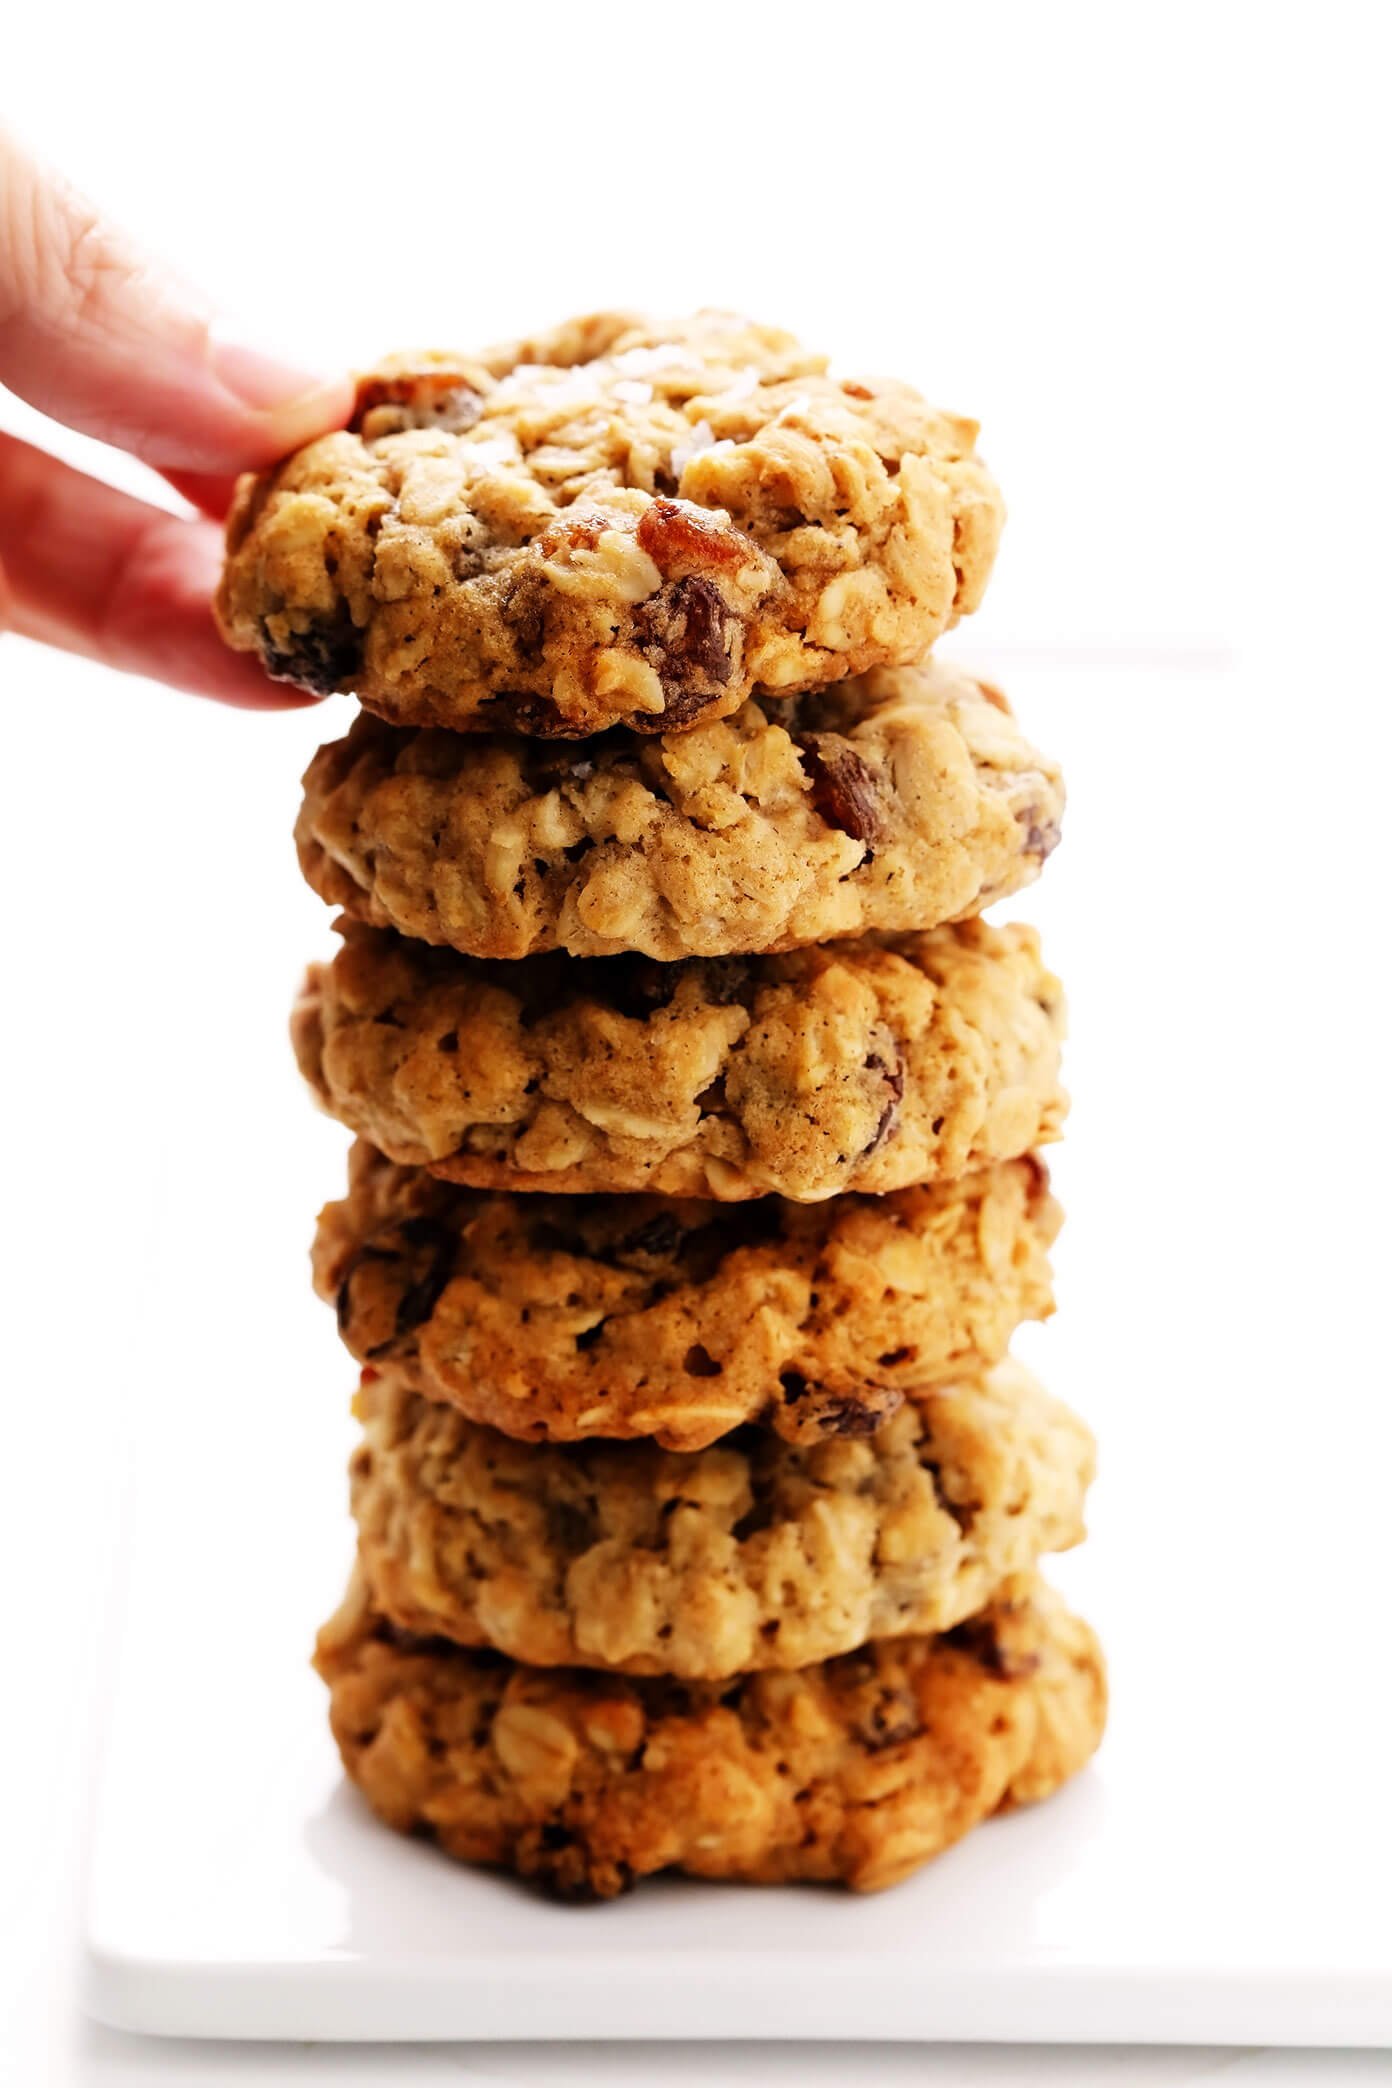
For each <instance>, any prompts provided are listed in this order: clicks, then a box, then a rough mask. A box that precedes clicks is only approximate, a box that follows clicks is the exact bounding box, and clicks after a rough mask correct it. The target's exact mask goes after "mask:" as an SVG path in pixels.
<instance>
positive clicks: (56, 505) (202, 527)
mask: <svg viewBox="0 0 1392 2088" xmlns="http://www.w3.org/2000/svg"><path fill="white" fill-rule="evenodd" d="M0 385H4V386H7V387H8V388H9V389H10V390H11V391H13V392H15V393H17V394H18V396H19V397H20V398H22V399H26V400H28V402H29V404H30V405H31V406H36V407H38V408H39V410H40V411H41V412H43V413H46V414H49V415H50V416H51V417H52V418H53V419H54V420H58V421H63V422H65V423H66V424H67V426H68V427H70V428H76V429H78V430H80V431H81V432H82V433H83V434H85V435H95V436H96V437H97V438H98V439H99V440H100V441H102V442H109V443H111V444H113V445H114V446H115V447H116V448H118V449H123V450H128V451H129V452H130V454H131V455H132V456H136V457H139V458H141V459H142V460H143V461H144V462H145V463H146V464H151V465H153V466H154V468H155V469H156V470H157V471H159V472H161V473H162V474H163V475H164V477H165V478H166V479H167V480H168V481H169V482H170V484H171V485H172V486H174V487H175V488H176V489H177V491H178V492H180V493H181V494H182V495H183V496H184V498H185V499H186V500H187V501H189V502H190V504H191V505H192V506H193V507H194V508H195V509H197V510H198V511H199V512H198V514H196V515H191V516H187V517H184V516H178V515H173V514H170V513H168V512H166V511H165V510H164V509H162V508H158V507H152V506H148V505H147V504H146V503H145V502H143V501H140V500H135V499H132V498H131V497H130V496H129V495H128V494H125V493H118V492H115V491H114V490H113V489H112V488H111V487H109V486H105V485H103V484H101V483H100V482H99V481H98V480H96V479H91V478H87V477H85V476H84V475H83V474H82V473H81V472H78V471H74V470H72V469H71V468H70V467H69V466H68V465H66V464H61V463H59V462H58V460H57V459H56V458H54V457H50V456H47V455H46V454H45V453H44V452H43V451H42V450H38V449H35V448H33V447H32V446H31V445H30V444H29V443H27V442H21V441H19V440H18V439H17V438H16V437H14V436H11V435H6V434H4V433H0V630H4V629H5V628H7V627H8V628H9V629H11V630H14V631H18V632H20V633H22V634H23V635H24V636H26V637H29V638H37V639H41V640H42V641H43V642H44V643H46V644H49V645H57V646H62V647H63V648H64V649H65V650H67V651H69V652H76V653H85V654H86V655H87V656H88V657H89V658H92V659H98V660H103V661H105V662H106V664H107V665H108V666H111V667H118V668H121V669H122V670H123V671H124V672H126V673H129V674H143V675H149V676H151V677H152V678H153V679H154V680H156V681H162V682H169V683H171V684H172V685H173V686H174V687H175V688H180V689H187V690H191V691H192V692H193V693H194V694H195V695H199V696H213V697H216V698H218V699H219V700H220V701H221V702H224V703H235V704H242V705H247V706H251V707H254V708H260V709H271V708H279V709H283V708H285V707H286V706H287V705H291V704H298V703H303V702H306V701H309V700H311V699H309V698H307V697H305V696H304V694H303V693H302V692H300V691H296V690H293V689H286V688H285V687H283V686H282V685H280V684H278V683H274V682H271V681H269V680H268V679H267V678H266V676H265V675H264V674H263V673H262V672H261V670H260V668H259V667H257V666H256V665H255V664H254V663H253V661H252V660H250V659H249V658H248V657H247V656H246V655H245V654H240V653H232V652H229V651H228V650H227V649H226V648H225V647H224V645H223V644H222V642H221V640H220V639H219V638H218V635H217V632H216V630H215V629H214V626H213V617H212V609H211V606H210V604H211V597H212V591H213V587H214V585H215V583H216V580H217V573H218V567H219V564H220V561H221V555H222V532H221V530H220V529H219V528H218V527H217V526H216V522H217V519H218V518H220V517H221V516H222V515H223V514H224V513H225V511H226V509H227V506H228V503H229V501H230V499H231V494H232V485H233V481H234V479H235V477H236V474H237V473H238V472H239V471H245V470H250V469H253V468H258V467H260V466H262V465H266V464H270V463H273V462H274V461H275V460H276V458H278V457H281V456H283V455H284V454H285V453H286V452H287V451H288V450H292V449H295V448H298V447H299V445H300V444H301V443H304V442H308V441H310V440H311V439H312V438H313V437H314V436H316V435H321V434H323V433H325V431H326V430H328V429H330V428H335V427H340V426H341V425H342V424H343V422H344V421H345V420H346V419H347V418H348V415H349V413H350V411H351V409H352V401H353V386H352V383H351V380H350V379H349V378H348V376H347V375H346V374H344V375H342V376H336V377H332V378H329V379H327V380H326V379H323V378H319V377H312V376H308V375H306V374H305V373H304V372H302V371H299V370H294V369H289V368H287V367H285V366H284V365H283V364H281V363H279V362H277V361H274V360H272V359H270V358H268V357H266V356H263V355H261V354H259V353H257V352H256V351H255V350H253V349H250V348H244V347H242V346H241V345H240V344H239V343H237V342H236V341H234V340H232V339H228V338H225V337H223V336H222V335H221V334H220V333H219V332H218V331H217V327H216V323H215V321H214V319H213V316H212V314H211V313H210V311H209V310H208V309H206V308H205V307H204V306H203V305H202V303H201V302H200V300H199V298H198V297H197V295H196V293H194V292H192V291H190V290H189V289H187V288H186V287H185V286H184V285H183V284H181V283H178V282H176V281H175V280H173V279H172V278H171V277H170V276H168V275H167V274H166V273H165V272H164V271H162V270H161V269H160V268H159V267H157V266H156V264H154V263H153V262H151V261H150V260H149V259H148V258H147V257H146V256H145V255H144V254H142V253H140V252H139V250H138V249H137V248H135V247H134V246H132V245H131V244H130V243H129V241H128V240H127V239H126V238H125V237H124V235H123V234H121V233H120V232H118V231H117V230H115V229H114V228H113V227H111V226H110V225H107V224H106V223H105V222H104V221H103V220H102V218H101V217H100V215H99V214H98V212H97V211H96V210H95V209H94V208H93V207H92V206H91V205H90V204H89V203H87V202H85V201H84V200H83V198H82V197H81V196H79V195H76V194H75V193H74V192H73V191H72V190H71V189H70V188H69V187H68V186H67V184H66V183H65V182H63V181H61V180H60V179H58V178H57V177H56V176H54V175H53V174H51V173H50V172H49V171H48V170H47V169H45V168H42V167H39V166H37V165H36V164H35V162H34V161H33V160H32V159H31V158H30V157H29V156H28V155H26V154H25V153H24V151H23V150H22V149H21V148H20V146H19V145H18V144H17V143H16V142H15V140H14V139H13V138H10V137H8V136H7V135H6V134H5V133H4V132H3V131H0Z"/></svg>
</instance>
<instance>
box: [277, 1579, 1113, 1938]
mask: <svg viewBox="0 0 1392 2088" xmlns="http://www.w3.org/2000/svg"><path fill="white" fill-rule="evenodd" d="M315 1665H316V1667H317V1668H318V1670H319V1673H320V1674H321V1675H322V1677H323V1678H324V1680H325V1682H326V1683H327V1684H328V1686H329V1692H330V1720H331V1723H332V1726H333V1733H334V1738H335V1740H336V1741H337V1742H338V1747H339V1751H340V1753H341V1754H342V1757H343V1761H344V1766H345V1768H346V1769H347V1771H348V1774H349V1776H350V1777H351V1778H352V1779H353V1781H354V1782H355V1783H356V1784H357V1785H358V1786H359V1787H360V1789H361V1790H362V1792H363V1794H364V1795H365V1797H366V1798H367V1801H368V1803H369V1804H370V1805H371V1807H372V1809H373V1811H374V1812H376V1813H377V1814H378V1815H379V1817H380V1818H381V1819H383V1820H384V1821H385V1822H386V1823H387V1824H388V1826H391V1827H395V1828H398V1829H399V1830H401V1831H402V1832H416V1833H425V1834H428V1835H430V1836H432V1837H433V1838H434V1839H435V1840H436V1841H438V1842H439V1843H440V1845H441V1846H442V1847H443V1848H444V1849H446V1850H447V1851H448V1852H449V1854H450V1855H452V1856H456V1857H459V1858H460V1859H462V1860H463V1861H465V1862H469V1863H484V1864H499V1865H504V1866H507V1867H509V1868H511V1869H513V1870H515V1871H517V1872H519V1873H520V1874H521V1875H522V1876H524V1877H531V1878H537V1879H540V1880H541V1881H543V1882H544V1883H545V1884H546V1885H548V1886H549V1887H550V1888H551V1889H552V1890H553V1891H555V1892H557V1893H559V1894H560V1895H561V1896H562V1897H565V1898H569V1899H609V1898H612V1897H613V1896H614V1895H615V1894H617V1893H619V1892H622V1891H624V1890H625V1889H626V1888H627V1887H628V1886H630V1885H632V1884H633V1883H634V1882H635V1881H636V1880H637V1879H638V1878H640V1877H645V1876H647V1875H649V1874H650V1873H652V1872H654V1871H661V1870H669V1869H674V1870H681V1871H686V1872H688V1873H690V1874H691V1875H692V1876H695V1877H702V1878H731V1879H742V1880H745V1881H746V1882H749V1883H756V1884H775V1883H784V1882H789V1881H792V1880H798V1879H806V1880H819V1881H840V1882H842V1883H844V1884H847V1885H849V1886H851V1887H853V1888H854V1889H855V1890H856V1891H861V1892H871V1891H875V1890H878V1889H879V1888H880V1887H882V1886H886V1885H893V1884H896V1883H898V1881H899V1880H900V1879H902V1878H905V1877H907V1876H908V1874H909V1873H910V1872H911V1871H913V1870H915V1869H917V1868H918V1866H919V1865H920V1864H923V1863H926V1862H927V1861H928V1859H929V1858H930V1857H932V1856H936V1855H937V1854H938V1852H939V1851H940V1850H942V1849H945V1848H947V1847H948V1846H949V1844H950V1843H952V1842H954V1841H957V1840H958V1839H960V1837H961V1836H962V1835H964V1834H965V1833H967V1831H968V1830H969V1829H970V1828H972V1827H974V1826H975V1825H976V1824H977V1822H978V1821H980V1820H983V1819H986V1818H987V1817H988V1816H989V1815H990V1814H992V1813H995V1812H999V1811H1002V1810H1005V1809H1006V1808H1008V1807H1011V1806H1015V1805H1020V1804H1025V1803H1027V1802H1029V1801H1031V1800H1034V1799H1037V1798H1043V1797H1047V1795H1048V1794H1049V1793H1050V1792H1051V1791H1054V1790H1056V1789H1057V1788H1058V1787H1059V1785H1060V1784H1062V1783H1064V1782H1065V1781H1066V1780H1067V1778H1068V1777H1070V1776H1071V1775H1073V1774H1074V1772H1075V1771H1076V1770H1078V1769H1079V1768H1081V1767H1082V1765H1083V1763H1084V1762H1085V1761H1086V1760H1087V1759H1088V1757H1089V1756H1090V1755H1091V1754H1092V1752H1093V1750H1094V1748H1095V1747H1096V1746H1097V1743H1098V1741H1099V1740H1100V1738H1101V1735H1102V1727H1103V1724H1104V1721H1105V1717H1106V1681H1105V1674H1104V1669H1103V1663H1102V1656H1101V1652H1100V1649H1099V1647H1098V1645H1097V1641H1096V1639H1095V1638H1094V1636H1093V1634H1092V1632H1091V1631H1090V1630H1089V1628H1088V1627H1087V1625H1085V1624H1083V1623H1082V1622H1080V1620H1079V1619H1078V1618H1076V1617H1073V1616H1071V1615H1070V1614H1069V1612H1068V1611H1067V1610H1066V1609H1065V1608H1064V1607H1063V1605H1062V1604H1061V1603H1060V1602H1059V1601H1058V1599H1057V1597H1056V1596H1054V1595H1053V1594H1051V1593H1050V1591H1049V1590H1048V1589H1047V1588H1045V1587H1044V1586H1043V1585H1042V1584H1041V1583H1040V1582H1039V1581H1038V1580H1036V1579H1034V1578H1033V1577H1032V1576H1025V1577H1022V1578H1020V1579H1018V1580H1016V1581H1014V1582H1011V1583H1008V1584H1007V1588H1006V1590H1005V1591H1004V1593H1003V1594H1002V1595H1001V1597H1000V1598H999V1599H998V1600H997V1601H995V1602H994V1603H993V1604H992V1605H991V1607H990V1608H989V1609H986V1610H983V1611H982V1612H981V1614H980V1615H979V1616H977V1617H974V1618H972V1619H971V1620H970V1622H968V1623H966V1624H962V1625H959V1626H958V1627H957V1628H956V1629H955V1630H953V1631H949V1632H946V1633H943V1634H942V1635H940V1636H938V1637H919V1638H906V1639H898V1640H893V1641H886V1642H882V1643H880V1644H878V1645H873V1646H868V1647H866V1648H864V1649H863V1650H862V1651H860V1652H857V1653H848V1654H844V1655H842V1656H841V1657H840V1658H839V1659H836V1660H830V1661H825V1662H822V1663H819V1664H818V1665H816V1666H814V1667H807V1668H800V1669H796V1670H793V1671H791V1672H787V1673H764V1674H758V1675H746V1676H742V1677H740V1678H738V1679H737V1680H735V1681H734V1682H733V1683H728V1684H719V1683H711V1684H700V1683H695V1684H693V1683H675V1682H669V1681H665V1680H658V1679H642V1680H635V1679H630V1678H627V1677H621V1676H613V1675H602V1674H597V1673H592V1672H589V1671H581V1670H576V1669H544V1668H531V1667H523V1666H521V1665H519V1664H518V1663H517V1662H515V1661H511V1660H508V1659H506V1658H505V1657H504V1656H502V1655H501V1654H493V1653H479V1652H474V1651H468V1650H465V1649H463V1648H460V1647H457V1646H454V1645H452V1644H451V1643H450V1642H449V1641H448V1640H445V1639H426V1638H415V1637H412V1636H410V1635H409V1634H405V1633H402V1632H400V1631H397V1630H395V1629H394V1628H393V1627H392V1626H391V1625H389V1624H387V1623H385V1622H384V1621H383V1620H382V1619H381V1618H380V1617H378V1616H376V1615H375V1614H374V1613H373V1611H372V1609H371V1607H370V1605H369V1602H368V1598H367V1595H366V1592H365V1589H364V1586H363V1583H362V1581H361V1579H360V1578H359V1577H358V1576H356V1575H355V1576H354V1580H353V1582H352V1584H351V1585H350V1588H349V1591H348V1594H347V1596H346V1598H345V1600H344V1602H343V1604H342V1607H341V1608H340V1609H339V1611H338V1613H337V1615H336V1616H334V1617H333V1618H332V1619H331V1620H330V1622H329V1623H328V1624H326V1625H325V1626H324V1629H323V1630H322V1631H321V1632H320V1634H319V1643H318V1648H317V1651H316V1655H315Z"/></svg>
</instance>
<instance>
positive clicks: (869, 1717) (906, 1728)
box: [852, 1687, 923, 1754]
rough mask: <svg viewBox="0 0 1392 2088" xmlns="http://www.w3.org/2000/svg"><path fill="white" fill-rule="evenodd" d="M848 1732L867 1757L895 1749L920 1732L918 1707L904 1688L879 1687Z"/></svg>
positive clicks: (920, 1723) (920, 1722) (921, 1724)
mask: <svg viewBox="0 0 1392 2088" xmlns="http://www.w3.org/2000/svg"><path fill="white" fill-rule="evenodd" d="M852 1731H853V1732H854V1733H855V1736H856V1738H857V1739H858V1740H859V1741H860V1743H861V1745H862V1746H863V1747H866V1748H868V1749H869V1751H870V1752H871V1754H878V1753H879V1751H880V1749H881V1748H885V1747H899V1746H901V1745H902V1744H903V1742H904V1741H905V1740H913V1739H915V1738H916V1737H917V1736H918V1734H919V1733H921V1732H922V1731H923V1721H922V1719H921V1718H920V1717H919V1715H918V1704H917V1702H916V1701H915V1699H914V1697H913V1696H912V1694H911V1693H910V1691H908V1690H907V1689H893V1688H888V1687H881V1688H880V1690H879V1691H878V1693H877V1694H876V1696H875V1698H874V1700H873V1701H872V1702H871V1703H870V1704H869V1705H868V1706H867V1708H866V1709H865V1710H864V1711H863V1712H861V1713H860V1715H859V1716H858V1717H857V1718H856V1719H855V1721H854V1723H853V1726H852Z"/></svg>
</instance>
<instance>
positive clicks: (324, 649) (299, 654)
mask: <svg viewBox="0 0 1392 2088" xmlns="http://www.w3.org/2000/svg"><path fill="white" fill-rule="evenodd" d="M261 664H262V666H263V667H264V668H265V670H266V672H267V674H269V676H270V677H271V680H272V681H287V682H294V683H295V685H296V686H297V687H298V688H301V689H309V690H312V691H313V693H314V694H315V695H316V696H332V695H333V694H334V693H335V691H336V690H337V689H339V688H341V687H342V685H343V683H344V682H347V681H352V679H353V678H354V676H355V675H356V674H357V672H358V669H359V668H360V667H361V665H362V634H361V632H360V631H359V630H358V628H357V626H356V625H355V623H354V622H353V619H352V617H351V616H350V615H349V613H348V605H347V603H346V602H345V603H340V604H339V608H338V612H337V614H336V615H335V616H334V617H333V618H331V619H329V620H328V621H325V622H321V623H314V624H311V625H310V627H309V629H308V630H307V631H296V632H294V633H293V634H292V635H291V637H289V638H288V639H287V640H286V641H285V642H284V643H283V644H279V645H278V644H276V643H275V641H274V640H273V639H272V638H271V637H270V636H269V634H267V633H265V632H264V631H263V634H262V639H261Z"/></svg>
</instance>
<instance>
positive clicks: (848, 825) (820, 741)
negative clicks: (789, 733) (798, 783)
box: [797, 732, 884, 841]
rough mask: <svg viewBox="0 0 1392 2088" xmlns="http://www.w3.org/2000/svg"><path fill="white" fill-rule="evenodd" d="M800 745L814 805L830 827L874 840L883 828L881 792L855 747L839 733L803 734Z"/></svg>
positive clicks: (860, 837) (857, 839)
mask: <svg viewBox="0 0 1392 2088" xmlns="http://www.w3.org/2000/svg"><path fill="white" fill-rule="evenodd" d="M797 744H798V747H799V750H800V751H801V754H802V762H803V767H804V768H805V769H806V771H807V775H808V780H809V781H810V783H811V785H812V802H813V804H814V805H815V806H816V808H817V810H818V812H820V814H821V816H822V818H823V819H824V820H825V821H826V823H827V825H828V826H834V827H839V828H840V830H841V832H842V833H843V834H849V835H850V837H851V839H852V840H853V841H873V840H875V839H876V837H877V836H878V835H879V833H880V831H881V828H882V827H883V825H884V815H883V810H882V806H881V802H880V793H879V789H878V786H877V784H876V781H875V778H874V776H873V774H872V773H871V771H870V769H869V768H867V766H866V764H865V763H864V762H863V761H862V760H861V758H860V756H859V754H857V753H856V750H855V748H854V747H853V746H851V744H850V742H849V741H848V740H845V739H843V738H842V737H841V735H840V733H838V732H803V733H800V734H799V735H798V740H797Z"/></svg>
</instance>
